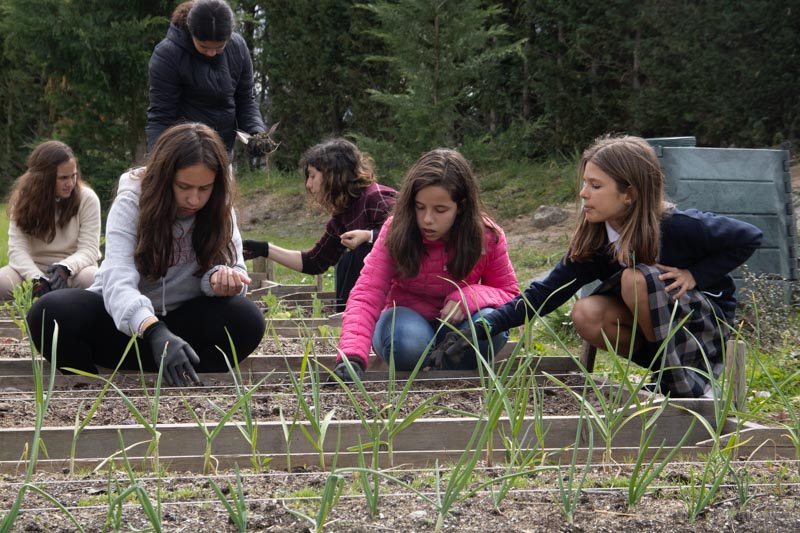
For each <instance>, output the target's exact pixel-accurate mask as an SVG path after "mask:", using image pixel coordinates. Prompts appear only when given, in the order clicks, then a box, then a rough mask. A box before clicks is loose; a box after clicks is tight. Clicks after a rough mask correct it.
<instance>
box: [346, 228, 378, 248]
mask: <svg viewBox="0 0 800 533" xmlns="http://www.w3.org/2000/svg"><path fill="white" fill-rule="evenodd" d="M370 237H372V232H371V231H370V230H368V229H354V230H351V231H346V232H344V233H342V234H341V235H340V236H339V238H340V239H341V241H342V246H344V247H345V248H348V249H350V250H353V249H355V248H358V247H359V246H361V245H362V244H364V243H365V242H369V238H370Z"/></svg>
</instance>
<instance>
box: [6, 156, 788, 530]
mask: <svg viewBox="0 0 800 533" xmlns="http://www.w3.org/2000/svg"><path fill="white" fill-rule="evenodd" d="M792 182H793V188H794V191H795V198H796V201H795V206H800V167H798V166H794V167H793V168H792ZM304 207H305V206H304V204H303V202H302V201H300V200H298V201H297V202H286V201H283V200H282V201H280V202H276V201H273V200H272V199H269V198H263V197H259V196H252V197H248V198H243V199H242V203H241V206H240V219H239V220H240V222H241V225H242V227H243V229H244V230H252V229H254V228H255V227H256V225H258V226H261V225H264V224H270V223H276V222H277V223H278V225H280V224H284V223H285V222H286V221H287V220H291V221H292V223H293V224H299V225H303V226H306V225H307V226H308V227H309V228H310V231H317V230H318V228H319V227H321V224H323V223H324V220H325V216H324V215H323V214H322V213H319V212H314V211H313V210H306V209H304ZM565 208H566V209H567V210H568V211H570V212H572V211H573V210H572V209H571V206H565ZM798 218H800V217H798ZM500 223H501V225H502V226H503V228H504V230H505V232H506V234H507V237H508V240H509V245H510V246H511V247H513V246H516V245H522V244H524V245H526V246H534V247H539V248H540V249H543V250H551V249H552V250H554V249H563V247H564V244H565V243H566V239H567V238H568V235H569V233H570V232H571V230H572V228H573V225H574V218H572V216H570V217H569V218H568V219H567V220H565V221H564V222H562V223H559V224H557V225H554V226H551V227H549V228H546V229H544V230H542V229H536V228H535V227H534V222H533V217H532V216H522V217H518V218H517V219H514V220H505V221H503V220H501V221H500ZM313 228H317V229H313ZM289 342H297V341H289ZM270 343H272V344H270ZM288 349H289V350H291V349H293V347H292V346H291V345H290V346H289V348H288ZM261 350H263V352H262V353H273V354H275V353H279V352H280V350H287V347H285V346H281V347H280V350H279V347H277V346H275V345H274V341H273V340H268V341H265V345H264V346H262V349H261ZM261 350H260V351H261ZM284 353H287V352H285V351H284ZM326 353H329V351H328V352H326ZM0 356H2V357H29V352H28V350H27V345H26V344H24V343H22V344H20V343H16V342H13V341H11V340H7V339H4V340H0ZM124 379H126V380H132V379H133V378H131V377H126V378H124ZM136 386H137V385H136V383H135V382H133V381H131V383H130V388H129V389H127V390H129V391H131V392H132V391H134V390H135V388H136ZM370 387H371V389H372V390H373V391H374V394H375V395H376V398H378V399H380V396H381V394H384V393H383V392H382V390H381V386H380V385H370ZM475 389H476V384H475V383H474V382H472V381H469V380H459V381H457V382H450V383H448V384H447V385H446V386H443V385H442V384H441V383H437V384H435V386H434V385H431V384H428V385H421V386H420V387H419V388H418V389H417V391H418V392H415V393H414V394H413V395H412V397H413V398H419V399H422V398H425V397H428V396H429V395H430V394H432V393H433V392H432V391H440V390H446V391H447V392H446V393H445V394H444V395H443V396H442V398H440V399H439V400H437V404H439V405H444V406H446V407H449V408H458V409H465V410H470V411H473V412H477V411H478V410H479V409H477V406H478V405H479V404H480V397H481V395H480V392H478V391H476V390H475ZM184 392H189V391H184ZM195 393H196V394H195ZM426 395H427V396H426ZM113 396H114V395H112V394H109V396H108V397H107V398H106V399H105V400H104V401H103V404H102V406H101V409H100V411H99V412H98V413H97V414H96V415H95V416H96V417H97V418H96V419H95V420H96V421H97V422H96V423H97V424H117V423H126V421H127V420H130V414H129V412H128V411H127V408H125V407H124V406H123V405H122V404H121V402H120V401H119V400H118V399H117V398H116V397H113ZM188 396H189V398H190V402H191V404H192V405H193V406H194V408H195V409H197V410H202V411H203V412H205V414H206V416H209V417H213V416H216V415H215V414H214V413H215V411H214V410H213V409H212V408H210V407H209V405H208V399H209V398H214V399H215V401H222V402H232V400H231V398H230V396H231V392H230V389H221V388H206V389H203V390H202V394H201V393H200V392H199V390H192V391H191V392H190V394H189V395H188ZM77 397H82V398H83V399H84V401H85V404H84V407H83V409H86V408H87V406H86V404H90V403H91V401H92V400H93V398H94V397H96V389H93V388H77V389H75V388H72V389H69V390H68V389H66V388H64V389H63V390H59V391H58V392H57V393H56V394H55V395H54V397H53V403H52V404H51V413H49V415H48V416H49V417H50V418H49V419H48V421H47V424H48V425H68V426H73V425H74V420H75V418H74V415H75V409H76V408H77V405H76V403H75V402H76V398H77ZM176 400H177V398H176V393H175V392H174V391H166V392H165V398H164V401H165V402H167V404H170V403H171V402H174V403H173V404H172V405H171V406H170V407H169V408H164V409H162V410H161V413H165V414H166V413H171V414H170V416H171V418H170V419H168V420H162V423H163V422H191V421H192V420H191V418H190V417H189V414H188V410H187V409H186V408H185V406H183V404H182V403H176ZM137 401H140V400H137ZM416 401H421V400H416ZM31 402H32V400H31V396H30V393H29V392H24V391H15V390H8V389H7V390H5V391H2V396H0V426H3V427H15V426H16V427H19V426H21V425H29V424H30V420H31V418H30V416H31V415H30V411H32V409H31V408H30V403H31ZM327 402H330V403H329V404H328V403H327ZM347 403H349V401H348V400H347V399H346V397H345V395H344V394H343V393H341V392H339V393H338V394H337V393H335V392H326V408H327V405H329V406H330V407H331V408H334V407H335V408H336V410H337V413H338V414H337V418H340V417H342V418H344V417H352V416H353V413H352V408H351V407H350V408H349V409H351V411H348V407H347ZM562 403H563V405H566V404H570V403H571V400H569V399H568V398H567V399H566V400H565V401H564V402H562V401H561V400H559V399H558V395H557V394H555V393H553V394H549V395H548V397H547V401H546V402H545V404H546V405H547V406H548V409H549V412H548V413H546V414H548V415H549V414H558V412H559V411H558V408H557V407H554V406H559V405H562ZM254 406H255V409H256V413H255V416H256V418H257V419H258V420H274V419H275V417H276V416H277V414H278V412H279V410H280V409H283V410H284V412H290V411H292V410H293V409H294V404H293V403H292V400H291V399H290V393H288V392H286V391H285V390H284V391H278V390H277V389H275V388H273V385H271V384H269V385H265V388H264V392H263V393H260V394H258V395H257V396H256V398H255V400H254ZM551 407H552V408H553V410H550V409H551ZM411 408H413V406H412V407H411ZM442 412H447V411H446V410H442ZM707 465H708V463H706V462H704V461H702V460H701V461H695V462H693V461H692V460H686V461H681V462H674V463H671V464H670V465H669V466H668V467H667V468H666V469H665V470H664V471H663V472H662V473H661V475H659V476H658V477H657V478H656V479H655V480H653V481H652V482H651V483H650V484H649V489H648V491H647V493H646V494H645V495H644V496H643V498H642V500H641V501H640V502H639V503H638V504H637V505H635V506H633V507H630V508H629V506H628V504H627V499H626V497H627V494H628V492H627V486H628V485H629V483H630V482H629V480H630V478H631V474H632V471H633V467H632V465H628V464H616V463H614V464H604V465H594V466H592V467H591V468H590V469H589V473H588V477H587V479H586V482H585V483H584V485H583V490H582V491H581V492H580V493H579V494H578V495H576V498H575V511H574V516H573V519H572V520H569V519H568V517H567V516H566V515H565V513H564V511H563V509H562V508H561V507H560V506H559V505H558V503H557V502H559V501H561V499H560V496H559V486H562V487H563V486H564V485H565V484H567V487H569V485H568V483H569V480H570V478H569V476H568V470H567V469H566V467H567V466H568V465H564V469H562V470H561V471H558V472H556V471H554V470H540V469H537V468H533V467H529V468H528V474H526V475H525V476H524V477H520V478H518V479H517V480H516V481H515V482H514V483H513V484H512V485H513V486H512V488H511V490H510V492H509V493H508V495H507V496H506V497H505V499H503V500H502V501H501V502H500V503H498V504H497V505H494V504H493V495H494V496H497V494H498V489H499V487H500V485H496V486H493V489H492V492H487V491H485V490H484V491H481V492H479V493H477V494H475V495H473V496H469V497H465V498H463V499H461V500H459V501H457V502H456V503H455V504H454V506H453V507H452V508H451V509H450V512H449V513H448V514H447V515H446V517H445V518H444V521H443V524H442V525H443V529H444V530H448V531H451V530H458V531H476V532H477V531H509V532H544V531H547V532H549V531H565V532H566V531H569V532H572V531H607V532H611V531H654V532H661V531H663V532H670V533H676V532H714V533H718V532H720V531H726V532H727V531H730V532H734V531H773V532H784V531H786V532H789V531H792V532H794V531H798V530H800V466H799V465H798V462H797V461H796V460H795V461H790V460H781V461H768V462H758V461H747V460H745V461H743V462H735V463H732V468H731V469H730V471H729V473H728V474H727V475H725V476H723V477H724V479H723V484H722V485H721V488H720V492H719V494H718V495H717V496H716V497H714V498H712V499H711V501H710V502H709V504H708V505H707V506H704V508H703V511H701V512H699V513H698V514H697V516H696V517H695V519H694V520H692V519H690V516H689V515H690V513H689V511H688V507H689V506H690V504H691V503H692V502H693V501H696V499H697V497H698V494H697V493H696V492H695V496H694V497H693V496H691V495H690V493H689V491H688V489H687V487H694V488H695V491H696V490H698V487H699V486H700V485H699V483H700V477H699V476H700V475H701V474H702V473H703V472H704V469H705V468H706V467H707ZM23 468H24V465H22V466H21V467H20V472H19V473H18V474H17V475H11V474H5V475H0V479H1V480H2V483H0V509H9V508H10V507H11V505H12V502H13V501H14V499H15V498H16V495H17V493H18V491H19V490H20V483H21V482H22V480H23V476H22V469H23ZM478 468H479V472H478V473H477V474H476V477H475V478H473V479H477V480H487V479H491V478H496V477H498V476H500V475H503V474H504V473H506V472H504V471H502V470H501V469H498V468H495V469H492V468H487V467H486V466H485V465H483V464H482V463H479V465H478ZM578 472H579V473H580V472H581V467H580V464H579V466H578ZM733 473H736V474H737V475H733ZM390 474H391V475H393V476H395V477H396V478H397V479H399V480H401V481H402V482H403V483H405V485H404V484H402V483H398V482H387V481H385V480H384V481H382V482H381V483H380V491H381V494H382V496H381V498H380V501H379V506H378V509H377V514H376V515H375V516H371V515H370V513H369V510H368V509H367V506H366V499H365V497H364V496H363V492H364V489H363V488H362V486H361V485H360V484H359V481H358V479H357V478H356V477H354V476H352V475H348V476H346V477H347V483H346V485H345V488H344V492H343V495H342V497H341V498H340V499H339V500H338V502H337V503H336V505H335V506H334V508H333V509H332V511H331V512H330V514H329V515H328V517H327V523H326V525H325V531H337V532H338V531H342V532H344V531H347V532H350V531H354V532H360V531H364V532H366V531H404V532H405V531H409V532H411V531H431V530H433V527H434V525H435V524H436V520H437V511H436V508H435V507H434V505H433V504H431V503H430V502H427V501H425V500H424V499H423V498H421V497H419V496H418V495H415V494H414V493H412V492H411V491H410V490H409V488H408V486H413V487H414V488H416V489H418V490H421V491H424V492H425V494H426V495H427V496H428V497H430V498H434V499H435V498H436V490H437V488H436V486H435V481H436V477H435V476H434V475H433V473H432V471H431V470H427V471H424V472H422V471H415V470H408V469H403V467H402V466H400V467H398V468H397V469H395V470H393V471H391V472H390ZM137 475H139V476H141V477H139V478H137V479H136V481H137V482H138V483H140V485H141V487H143V488H144V490H145V493H146V494H147V496H148V497H149V498H150V499H151V500H152V501H153V502H155V500H156V497H157V495H159V494H160V495H161V498H162V505H161V520H162V524H161V525H162V528H163V530H164V531H171V532H181V531H188V532H195V531H216V532H224V531H236V528H235V526H234V525H233V523H232V522H231V521H230V519H229V518H228V514H227V513H226V511H225V509H224V508H223V506H222V505H221V504H220V501H219V499H218V497H217V496H216V494H215V492H214V491H213V489H212V486H211V483H210V481H209V480H210V479H215V480H216V482H217V483H218V484H219V485H220V487H223V490H224V493H225V494H226V497H227V498H228V499H229V500H231V501H232V499H233V498H234V495H235V492H236V488H235V486H236V482H235V480H234V477H233V473H232V472H219V473H217V475H214V476H211V475H208V476H202V475H198V474H197V473H193V472H163V475H162V476H161V477H160V478H154V477H152V474H149V473H142V472H139V473H138V474H137ZM242 475H243V478H242V486H243V493H244V498H245V499H246V503H245V508H246V510H247V529H248V530H249V531H313V530H314V527H313V526H312V525H311V523H310V522H309V521H307V520H304V519H302V518H298V517H297V516H295V515H292V514H290V513H289V512H288V509H294V510H299V511H302V512H304V513H306V514H308V515H310V516H311V517H316V516H317V510H318V508H319V500H318V499H316V497H318V496H319V495H320V493H321V492H322V490H323V488H324V487H325V484H326V480H327V479H328V473H325V472H319V471H316V470H315V469H313V468H308V467H305V466H304V467H301V468H298V469H295V470H294V471H292V472H291V473H289V472H285V471H267V472H256V471H249V470H247V471H243V473H242ZM448 476H449V474H445V479H447V477H448ZM579 479H580V478H578V480H579ZM32 481H33V483H34V484H35V485H36V486H37V487H39V488H41V489H42V490H44V491H46V492H48V493H50V494H51V495H52V496H53V497H54V498H55V499H56V500H57V501H58V502H60V503H61V504H63V505H64V506H66V507H67V508H68V509H69V510H70V511H71V512H72V513H74V515H75V516H76V517H77V520H78V521H79V523H80V524H81V527H82V528H84V530H86V531H103V530H113V529H114V528H113V527H111V526H109V522H107V519H109V518H110V516H109V509H110V506H109V500H110V499H111V498H112V497H113V496H115V495H116V494H117V493H119V492H121V491H123V490H125V489H126V488H127V487H129V486H131V485H132V484H133V481H132V480H131V479H130V478H129V476H128V475H126V474H125V473H124V472H123V471H121V470H117V471H103V472H97V473H94V472H85V473H82V474H80V475H68V474H66V473H44V472H42V473H36V474H34V478H33V480H32ZM576 481H577V480H576ZM229 483H230V484H231V485H232V486H233V488H232V489H229V488H228V484H229ZM443 483H444V482H443ZM473 486H474V485H473ZM573 486H574V485H573ZM681 487H683V488H682V489H681ZM737 487H738V488H737ZM109 490H111V495H109ZM308 498H310V499H308ZM144 499H145V498H144V497H143V496H142V495H140V496H139V497H137V498H136V499H133V498H128V499H127V500H126V501H125V505H124V507H123V508H121V509H120V513H121V514H120V516H119V518H120V528H121V529H125V530H129V529H134V528H135V529H142V528H147V527H150V525H149V524H148V522H147V520H146V517H145V513H144V512H143V511H142V506H141V503H140V502H142V501H143V500H144ZM743 500H746V502H745V503H742V502H743ZM22 507H23V511H22V513H21V514H20V515H19V517H18V518H17V520H16V522H15V523H14V525H13V527H12V528H11V531H19V532H22V531H25V532H30V531H32V532H38V531H41V532H50V531H59V532H62V531H63V532H66V531H75V530H76V528H75V527H74V526H73V524H71V523H70V521H69V520H68V519H67V518H66V517H65V515H64V514H63V512H61V511H59V510H58V509H56V508H55V507H54V505H53V503H52V501H50V500H48V499H45V498H43V497H42V496H40V495H38V494H35V493H34V492H32V491H28V493H27V494H26V495H25V498H24V501H23V505H22Z"/></svg>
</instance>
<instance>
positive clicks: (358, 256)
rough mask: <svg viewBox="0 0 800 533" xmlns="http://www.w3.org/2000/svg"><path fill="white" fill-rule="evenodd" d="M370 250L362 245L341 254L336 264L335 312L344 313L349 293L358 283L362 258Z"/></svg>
mask: <svg viewBox="0 0 800 533" xmlns="http://www.w3.org/2000/svg"><path fill="white" fill-rule="evenodd" d="M371 250H372V245H371V244H368V243H363V244H361V246H357V247H356V248H355V249H353V250H350V251H347V252H345V253H343V254H342V257H341V258H340V259H339V262H338V263H336V270H335V274H336V312H337V313H340V312H342V311H344V308H345V306H346V305H347V299H348V298H349V297H350V291H351V290H353V287H355V285H356V281H358V276H359V275H360V274H361V269H362V268H364V258H366V257H367V254H368V253H369V252H370V251H371Z"/></svg>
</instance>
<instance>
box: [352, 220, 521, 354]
mask: <svg viewBox="0 0 800 533" xmlns="http://www.w3.org/2000/svg"><path fill="white" fill-rule="evenodd" d="M391 222H392V218H389V219H387V221H386V223H385V224H384V225H383V229H382V230H381V232H380V235H379V236H378V240H377V241H376V242H375V246H374V247H373V248H372V251H371V252H370V254H369V255H368V256H367V258H366V259H365V261H364V268H363V269H362V270H361V274H360V275H359V277H358V281H357V282H356V285H355V287H354V288H353V290H352V292H351V293H350V297H349V299H348V300H347V308H346V310H345V313H344V319H343V322H342V333H341V336H340V337H339V350H338V351H339V359H341V356H342V355H347V356H348V357H357V358H359V359H360V360H361V362H362V363H364V368H366V366H367V360H368V358H369V351H370V347H371V344H372V333H373V331H374V330H375V323H376V322H377V321H378V317H379V316H380V314H381V312H382V311H384V310H385V309H388V308H390V307H392V306H393V305H397V306H402V307H409V308H411V309H413V310H415V311H417V312H418V313H419V314H420V315H422V316H423V317H424V318H425V319H427V320H434V319H435V318H437V317H438V316H439V313H440V311H441V310H442V308H443V307H444V304H445V302H447V301H448V300H454V301H462V295H463V300H465V301H466V304H467V306H468V307H469V309H468V310H467V311H468V312H467V314H469V315H471V314H472V313H475V312H476V311H477V310H478V309H481V308H484V307H499V306H501V305H503V304H504V303H506V302H508V301H510V300H511V299H513V298H514V297H515V296H516V295H517V294H519V283H518V282H517V276H516V274H515V273H514V267H513V266H512V265H511V260H510V259H509V257H508V244H507V243H506V236H505V234H504V233H503V230H502V229H501V228H500V227H499V226H497V225H496V224H493V226H494V228H495V229H496V230H497V232H498V235H495V233H494V232H493V231H492V230H491V229H489V228H487V229H486V249H485V250H484V252H483V254H482V255H481V258H480V259H479V260H478V263H477V264H476V265H475V268H473V269H472V272H470V273H469V275H468V276H467V277H466V279H463V280H461V281H459V282H458V288H456V286H455V285H454V282H453V280H452V279H450V276H449V275H448V273H447V261H448V253H447V252H446V251H445V247H444V242H443V241H441V240H439V241H427V240H423V243H424V245H425V249H426V251H427V254H426V255H423V259H422V264H421V265H420V268H419V274H417V276H416V277H414V278H402V277H399V276H396V275H395V272H394V262H393V261H392V259H391V257H390V256H389V251H388V250H387V249H386V246H385V238H386V235H387V232H388V229H389V227H390V226H391ZM485 222H486V223H487V224H491V222H490V221H488V220H486V221H485ZM462 305H463V304H462Z"/></svg>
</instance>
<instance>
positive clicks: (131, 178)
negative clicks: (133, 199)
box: [117, 167, 144, 196]
mask: <svg viewBox="0 0 800 533" xmlns="http://www.w3.org/2000/svg"><path fill="white" fill-rule="evenodd" d="M142 177H144V167H138V168H134V169H133V170H129V171H128V172H125V173H124V174H122V176H120V177H119V183H118V184H117V195H120V194H122V193H124V192H132V193H134V194H135V195H136V196H139V192H140V191H141V190H142Z"/></svg>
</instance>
